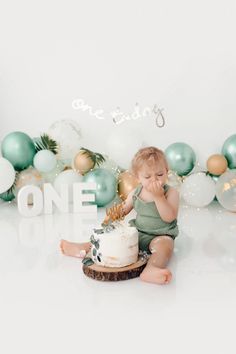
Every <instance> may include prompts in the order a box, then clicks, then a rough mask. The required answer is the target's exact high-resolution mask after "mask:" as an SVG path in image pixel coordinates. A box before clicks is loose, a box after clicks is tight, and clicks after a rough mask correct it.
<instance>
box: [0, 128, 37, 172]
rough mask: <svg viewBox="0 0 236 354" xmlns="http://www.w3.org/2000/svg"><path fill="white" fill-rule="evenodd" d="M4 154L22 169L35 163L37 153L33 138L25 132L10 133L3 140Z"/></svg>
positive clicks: (17, 167) (15, 165)
mask: <svg viewBox="0 0 236 354" xmlns="http://www.w3.org/2000/svg"><path fill="white" fill-rule="evenodd" d="M1 150H2V156H3V157H5V158H6V159H7V160H8V161H10V162H11V163H12V165H13V166H14V168H15V170H17V171H21V170H24V169H25V168H27V167H29V166H30V165H32V164H33V159H34V155H35V153H36V151H35V147H34V142H33V140H32V139H31V138H30V137H29V136H28V135H27V134H25V133H23V132H13V133H10V134H8V135H7V136H6V137H5V138H4V139H3V142H2V147H1Z"/></svg>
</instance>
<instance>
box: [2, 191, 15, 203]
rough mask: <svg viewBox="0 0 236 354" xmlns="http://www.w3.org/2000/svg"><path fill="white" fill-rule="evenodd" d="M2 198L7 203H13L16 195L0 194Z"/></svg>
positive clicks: (10, 193) (9, 193) (11, 193)
mask: <svg viewBox="0 0 236 354" xmlns="http://www.w3.org/2000/svg"><path fill="white" fill-rule="evenodd" d="M0 198H1V199H2V200H4V201H5V202H11V201H12V200H13V199H14V198H15V194H14V193H13V192H4V193H2V194H0Z"/></svg>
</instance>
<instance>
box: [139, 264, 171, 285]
mask: <svg viewBox="0 0 236 354" xmlns="http://www.w3.org/2000/svg"><path fill="white" fill-rule="evenodd" d="M171 278H172V274H171V272H170V271H169V269H162V268H157V267H155V266H153V265H148V266H146V267H145V268H144V270H143V271H142V273H141V274H140V279H141V280H143V281H146V282H148V283H156V284H168V283H169V282H170V281H171Z"/></svg>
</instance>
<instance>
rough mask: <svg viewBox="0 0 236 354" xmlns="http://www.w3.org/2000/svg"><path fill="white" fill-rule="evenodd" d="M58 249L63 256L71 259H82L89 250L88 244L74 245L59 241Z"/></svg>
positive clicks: (89, 244)
mask: <svg viewBox="0 0 236 354" xmlns="http://www.w3.org/2000/svg"><path fill="white" fill-rule="evenodd" d="M60 248H61V251H62V253H63V254H65V255H66V256H71V257H78V258H84V257H85V255H86V253H88V252H89V250H90V248H91V243H90V242H84V243H75V242H69V241H66V240H61V243H60Z"/></svg>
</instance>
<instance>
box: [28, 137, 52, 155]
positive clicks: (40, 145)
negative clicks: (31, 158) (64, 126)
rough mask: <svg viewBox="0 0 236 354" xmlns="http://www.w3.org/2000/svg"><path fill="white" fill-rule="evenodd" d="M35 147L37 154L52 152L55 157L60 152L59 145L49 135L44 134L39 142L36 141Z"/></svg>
mask: <svg viewBox="0 0 236 354" xmlns="http://www.w3.org/2000/svg"><path fill="white" fill-rule="evenodd" d="M34 145H35V150H36V152H38V151H40V150H50V151H51V152H53V153H54V154H55V155H56V154H57V152H58V143H57V142H56V140H53V139H52V138H50V136H49V135H48V134H42V135H41V136H40V138H39V140H38V141H35V143H34Z"/></svg>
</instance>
